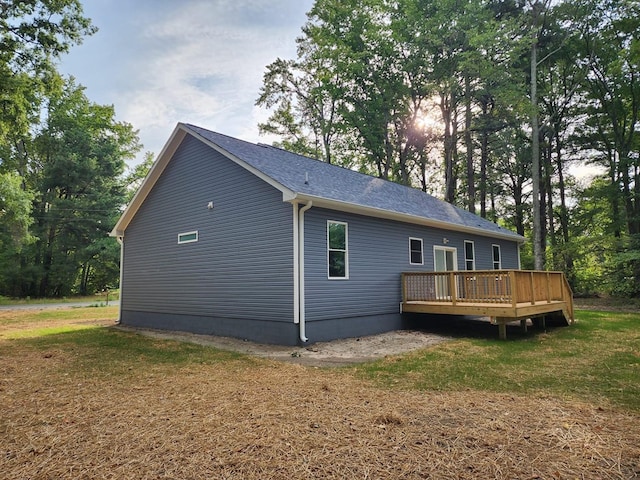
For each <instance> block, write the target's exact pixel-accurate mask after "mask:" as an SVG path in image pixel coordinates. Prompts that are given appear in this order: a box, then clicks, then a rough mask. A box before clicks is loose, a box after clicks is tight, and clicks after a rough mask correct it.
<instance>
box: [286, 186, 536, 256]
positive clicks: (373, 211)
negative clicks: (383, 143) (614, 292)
mask: <svg viewBox="0 0 640 480" xmlns="http://www.w3.org/2000/svg"><path fill="white" fill-rule="evenodd" d="M282 200H283V201H285V202H315V206H316V207H318V208H328V209H331V210H337V211H340V212H348V213H355V214H358V215H365V216H368V217H375V218H384V219H387V220H394V221H398V222H403V223H411V224H414V225H422V226H425V227H432V228H439V229H442V230H450V231H451V230H452V231H455V232H462V233H468V234H473V235H480V236H482V237H489V238H495V239H501V240H508V241H511V242H518V243H520V244H524V243H526V241H527V239H526V238H525V237H522V236H520V235H518V234H516V233H513V232H511V231H509V230H506V229H505V230H504V232H500V231H492V230H485V229H484V228H482V227H480V226H467V225H460V224H457V223H450V222H446V221H444V220H436V219H432V218H425V217H420V216H416V215H410V214H407V213H400V212H393V211H390V210H384V209H381V208H377V207H367V206H365V205H358V204H355V203H348V202H343V201H340V200H332V199H329V198H323V197H318V196H316V195H307V194H302V193H296V194H294V195H285V194H283V195H282ZM478 218H480V217H478Z"/></svg>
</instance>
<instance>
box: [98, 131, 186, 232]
mask: <svg viewBox="0 0 640 480" xmlns="http://www.w3.org/2000/svg"><path fill="white" fill-rule="evenodd" d="M185 136H186V132H185V130H184V128H182V127H181V124H178V126H176V128H175V129H174V130H173V133H172V134H171V137H169V140H168V141H167V143H165V145H164V147H163V148H162V151H161V152H160V155H158V157H157V158H156V160H155V162H153V165H151V168H150V169H149V173H147V176H146V177H145V179H144V180H143V181H142V185H140V188H138V191H137V192H136V193H135V195H134V196H133V199H131V202H129V205H127V208H125V210H124V212H123V213H122V215H121V216H120V219H119V220H118V223H116V226H115V227H113V230H111V233H110V234H109V235H110V236H112V237H122V236H124V231H125V230H126V228H127V226H128V225H129V222H130V221H131V219H132V218H133V216H134V215H135V214H136V212H137V211H138V209H139V208H140V206H141V205H142V202H144V200H145V199H146V198H147V195H149V192H150V191H151V189H152V188H153V186H154V185H155V183H156V182H157V181H158V178H160V175H161V174H162V172H163V171H164V169H165V168H166V167H167V165H168V163H169V160H171V157H173V154H174V153H175V152H176V150H177V149H178V146H179V145H180V144H181V143H182V140H183V139H184V137H185Z"/></svg>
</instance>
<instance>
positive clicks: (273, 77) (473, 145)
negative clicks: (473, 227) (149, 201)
mask: <svg viewBox="0 0 640 480" xmlns="http://www.w3.org/2000/svg"><path fill="white" fill-rule="evenodd" d="M297 46H298V50H297V56H296V58H292V59H280V58H279V59H277V60H275V61H274V62H273V63H271V64H270V65H269V66H268V67H267V70H266V73H265V75H264V81H263V87H262V90H261V92H260V96H259V98H258V99H257V102H256V103H257V105H259V106H262V107H264V108H267V109H269V111H270V113H271V116H270V117H269V119H268V121H266V122H264V123H263V124H262V125H260V127H261V131H262V132H265V133H270V134H275V135H278V136H279V138H280V142H279V143H280V145H281V146H282V147H284V148H286V149H289V150H293V151H296V152H299V153H303V154H306V155H310V156H312V157H315V158H318V159H322V160H324V161H326V162H331V163H336V164H340V165H343V166H346V167H348V168H356V169H359V170H360V171H363V172H365V173H369V174H372V175H377V176H379V177H381V178H385V179H389V180H392V181H395V182H400V183H403V184H407V185H412V186H414V187H418V188H422V189H423V190H425V191H427V192H430V193H433V194H435V195H436V196H438V197H439V198H444V200H446V201H447V202H451V203H454V204H456V205H458V206H460V207H463V208H466V209H468V210H469V211H471V212H474V213H477V214H479V215H481V216H482V217H485V218H488V219H490V220H492V221H494V222H497V223H500V224H502V225H504V226H507V227H509V228H512V229H514V230H516V231H517V232H518V233H519V234H521V235H524V236H527V237H528V238H530V242H528V243H527V244H526V245H525V248H524V249H523V259H522V260H523V263H522V265H523V268H528V269H532V268H535V269H548V270H560V271H564V272H566V273H567V275H568V278H569V280H570V283H571V285H572V286H573V288H574V290H575V291H576V292H577V293H584V294H594V293H603V294H614V295H622V296H636V295H638V294H640V181H639V180H640V177H639V175H640V140H639V138H640V124H639V122H638V109H639V107H640V77H639V75H640V68H639V67H640V6H639V3H638V1H637V0H571V1H551V0H317V1H316V2H315V4H314V6H313V8H312V10H311V11H310V12H309V14H308V22H307V23H306V24H305V25H304V27H303V29H302V35H301V36H300V37H299V38H298V40H297ZM589 168H590V169H591V171H593V169H595V171H597V172H599V173H598V175H596V176H595V177H593V176H591V177H588V178H587V177H584V176H581V173H583V172H585V171H587V169H589Z"/></svg>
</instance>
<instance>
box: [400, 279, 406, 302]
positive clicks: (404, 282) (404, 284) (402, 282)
mask: <svg viewBox="0 0 640 480" xmlns="http://www.w3.org/2000/svg"><path fill="white" fill-rule="evenodd" d="M400 282H401V288H402V303H404V302H406V301H407V285H406V282H407V280H406V274H405V273H404V272H403V273H401V274H400Z"/></svg>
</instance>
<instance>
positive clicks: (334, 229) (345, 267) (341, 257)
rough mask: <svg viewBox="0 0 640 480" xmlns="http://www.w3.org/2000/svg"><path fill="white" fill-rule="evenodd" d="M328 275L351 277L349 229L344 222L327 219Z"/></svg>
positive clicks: (332, 277) (336, 277)
mask: <svg viewBox="0 0 640 480" xmlns="http://www.w3.org/2000/svg"><path fill="white" fill-rule="evenodd" d="M327 276H328V277H329V278H330V279H348V278H349V231H348V225H347V224H346V223H344V222H335V221H333V220H328V221H327Z"/></svg>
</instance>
